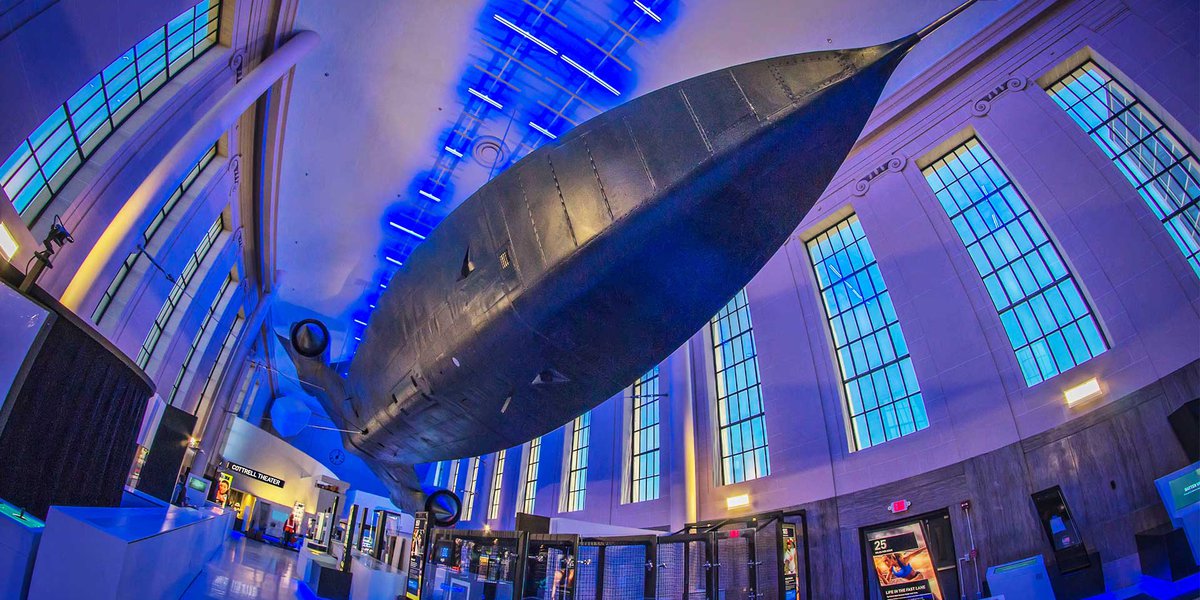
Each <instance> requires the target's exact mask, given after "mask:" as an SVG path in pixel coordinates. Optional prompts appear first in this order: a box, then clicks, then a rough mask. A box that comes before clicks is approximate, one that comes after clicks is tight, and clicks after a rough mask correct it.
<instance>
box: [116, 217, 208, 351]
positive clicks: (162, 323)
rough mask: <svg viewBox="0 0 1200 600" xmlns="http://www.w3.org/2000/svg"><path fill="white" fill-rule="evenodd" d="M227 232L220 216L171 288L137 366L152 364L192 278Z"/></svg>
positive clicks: (143, 346) (143, 347) (145, 342)
mask: <svg viewBox="0 0 1200 600" xmlns="http://www.w3.org/2000/svg"><path fill="white" fill-rule="evenodd" d="M224 230H225V216H224V215H220V216H218V217H217V220H216V221H215V222H214V223H213V224H212V227H209V229H208V232H207V233H205V235H204V238H203V239H201V240H200V244H199V245H197V246H196V249H195V250H194V251H193V252H192V255H191V257H190V258H188V262H187V264H186V265H184V268H183V271H182V272H181V274H180V275H179V277H177V278H176V279H175V283H174V285H173V286H172V288H171V293H170V294H168V295H167V301H166V302H165V303H163V306H162V308H161V309H160V310H159V311H158V316H157V317H156V318H155V319H154V325H153V326H152V327H151V328H150V335H148V336H147V337H146V340H145V341H144V342H142V348H141V351H140V352H138V358H137V364H138V366H139V367H141V368H143V369H145V368H146V365H147V364H149V363H150V358H151V357H152V356H153V355H154V350H155V348H156V347H157V346H158V342H159V339H160V337H161V336H160V335H159V333H161V332H162V331H164V330H166V328H167V325H168V323H169V322H170V320H171V315H173V314H174V313H175V310H176V309H177V308H179V304H180V301H181V299H182V298H183V297H184V292H185V291H186V290H187V289H188V286H189V285H191V283H192V278H193V277H194V276H195V274H196V272H197V271H198V270H199V266H200V265H201V264H204V260H205V259H206V258H207V257H208V254H209V251H210V250H212V248H213V244H214V242H216V241H217V237H218V236H220V235H221V232H222V231H224Z"/></svg>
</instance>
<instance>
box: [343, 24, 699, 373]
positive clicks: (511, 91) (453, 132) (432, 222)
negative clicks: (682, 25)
mask: <svg viewBox="0 0 1200 600" xmlns="http://www.w3.org/2000/svg"><path fill="white" fill-rule="evenodd" d="M675 10H676V7H675V6H673V3H672V2H671V1H670V0H637V1H633V2H630V1H625V0H613V1H610V2H606V3H603V4H600V5H599V6H591V7H589V6H583V5H582V4H580V3H578V2H566V1H565V0H531V1H529V2H525V1H522V0H493V1H491V2H488V3H487V4H486V5H485V6H484V9H483V11H482V12H481V13H480V15H479V18H478V19H477V24H476V28H475V39H474V40H473V41H472V43H473V45H474V46H475V50H474V51H473V52H472V54H471V60H470V62H469V63H468V64H467V65H466V66H465V68H464V69H463V74H462V77H461V79H460V80H459V82H458V84H457V86H456V88H455V89H456V96H457V98H458V102H459V106H460V110H459V112H458V114H457V115H456V116H455V117H454V118H452V119H451V120H450V121H449V122H448V124H447V128H446V129H445V130H444V131H443V133H442V134H441V135H440V136H438V138H437V139H435V140H433V144H432V146H433V148H432V152H431V154H430V157H431V164H430V166H429V168H427V169H424V170H422V171H420V172H419V173H418V174H417V175H416V176H414V177H413V178H412V179H411V180H410V181H409V182H408V184H407V186H406V188H405V190H404V192H403V193H402V194H401V197H402V200H401V201H400V202H399V203H397V204H395V205H393V206H392V207H391V208H390V209H389V211H388V213H387V214H386V215H384V218H383V220H382V222H383V225H384V229H385V230H386V231H387V232H388V235H387V236H386V241H385V242H384V247H382V248H380V252H379V255H380V256H381V257H382V258H381V261H382V263H381V264H380V267H379V270H378V271H377V272H376V276H375V279H374V281H376V282H377V284H372V285H371V286H370V289H368V290H366V292H365V294H364V302H363V309H362V310H360V311H358V312H357V313H356V314H355V315H354V317H353V318H354V320H355V321H356V322H353V323H352V324H351V325H350V336H349V337H350V338H351V339H352V340H353V342H352V344H351V345H350V346H349V349H350V350H349V353H350V354H353V352H354V351H355V350H356V349H357V344H358V342H360V341H361V338H362V335H363V333H362V332H363V330H364V329H365V325H362V324H361V323H362V322H366V321H368V320H369V316H370V312H371V311H372V310H374V308H375V305H376V303H377V300H378V297H379V294H380V293H382V292H383V290H385V289H387V283H388V281H390V280H391V277H392V275H393V274H394V273H395V271H396V270H397V269H399V268H402V266H403V263H404V262H405V260H406V259H407V258H408V255H409V254H411V253H412V251H413V249H415V248H416V247H417V245H418V244H420V243H421V242H422V241H424V240H425V238H427V237H428V236H429V234H430V233H431V232H432V231H433V229H434V228H435V227H437V225H438V223H440V222H441V220H442V219H443V218H445V217H446V215H448V214H450V212H451V211H452V210H453V209H454V207H456V206H457V205H458V204H460V203H462V201H464V200H466V198H467V197H468V196H469V194H470V193H472V192H473V191H474V190H464V191H459V190H457V189H456V187H455V183H456V181H461V180H462V179H464V176H463V175H464V173H467V174H470V175H474V176H482V178H483V179H484V180H489V179H491V178H492V177H495V176H496V175H497V174H499V173H501V172H502V171H504V170H505V169H507V168H508V167H510V166H512V165H513V164H515V163H516V162H517V161H519V160H521V159H522V158H524V157H525V156H527V155H528V154H529V153H531V152H533V151H534V150H536V149H538V148H539V147H540V146H541V145H542V144H545V143H547V142H551V141H553V140H555V139H557V138H558V137H559V136H561V135H563V134H564V133H566V132H567V131H569V130H570V129H571V128H573V127H574V126H576V125H578V124H580V123H582V122H584V121H586V120H588V119H590V118H592V117H595V116H596V115H599V114H600V113H602V112H604V111H605V110H608V109H609V108H612V107H614V106H616V105H618V104H621V103H622V102H625V101H626V100H628V99H629V98H630V97H631V96H632V94H633V91H634V89H635V88H636V69H635V65H634V63H633V61H632V60H631V59H630V57H629V50H630V49H631V48H633V47H634V46H636V45H639V44H643V43H644V41H645V40H646V39H648V38H651V37H654V36H658V35H660V34H662V33H663V32H665V31H666V30H667V29H669V28H670V26H671V24H672V23H673V22H674V20H675V17H676V15H675ZM470 169H476V170H479V171H475V172H473V173H471V172H469V171H468V170H470ZM475 180H476V177H471V181H475Z"/></svg>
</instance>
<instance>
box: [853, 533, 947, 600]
mask: <svg viewBox="0 0 1200 600" xmlns="http://www.w3.org/2000/svg"><path fill="white" fill-rule="evenodd" d="M867 543H868V544H870V548H869V551H870V555H871V562H872V567H873V568H874V570H875V577H876V580H877V581H878V582H879V590H880V593H881V594H882V596H883V600H944V598H943V597H942V591H941V589H940V587H939V586H938V580H937V570H936V569H934V567H933V557H932V556H931V555H930V553H929V546H928V545H927V544H926V542H925V531H924V530H923V529H922V528H921V524H920V523H909V524H907V525H901V526H898V527H895V528H892V529H885V530H881V531H873V532H871V533H868V534H867Z"/></svg>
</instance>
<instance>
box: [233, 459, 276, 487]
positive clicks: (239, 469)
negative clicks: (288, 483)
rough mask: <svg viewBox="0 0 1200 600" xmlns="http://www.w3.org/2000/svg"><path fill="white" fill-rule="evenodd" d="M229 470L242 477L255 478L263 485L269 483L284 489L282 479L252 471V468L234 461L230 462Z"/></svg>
mask: <svg viewBox="0 0 1200 600" xmlns="http://www.w3.org/2000/svg"><path fill="white" fill-rule="evenodd" d="M229 470H230V471H233V472H234V473H240V474H242V475H245V476H246V477H253V478H255V479H257V480H259V481H261V482H263V483H269V484H271V485H273V486H275V487H280V488H281V487H283V480H282V479H280V478H278V477H276V476H274V475H267V474H266V473H261V472H259V471H255V470H254V469H251V468H250V467H247V466H243V465H239V464H237V463H235V462H233V461H230V462H229Z"/></svg>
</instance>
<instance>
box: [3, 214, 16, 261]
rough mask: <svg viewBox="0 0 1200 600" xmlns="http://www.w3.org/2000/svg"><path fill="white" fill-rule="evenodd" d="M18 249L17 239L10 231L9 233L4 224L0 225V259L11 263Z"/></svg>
mask: <svg viewBox="0 0 1200 600" xmlns="http://www.w3.org/2000/svg"><path fill="white" fill-rule="evenodd" d="M20 247H21V246H20V244H18V243H17V237H16V236H15V235H13V233H12V231H9V229H8V227H6V226H5V225H4V223H0V257H3V258H4V260H8V261H11V260H12V259H13V257H14V256H16V255H17V250H19V249H20Z"/></svg>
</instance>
